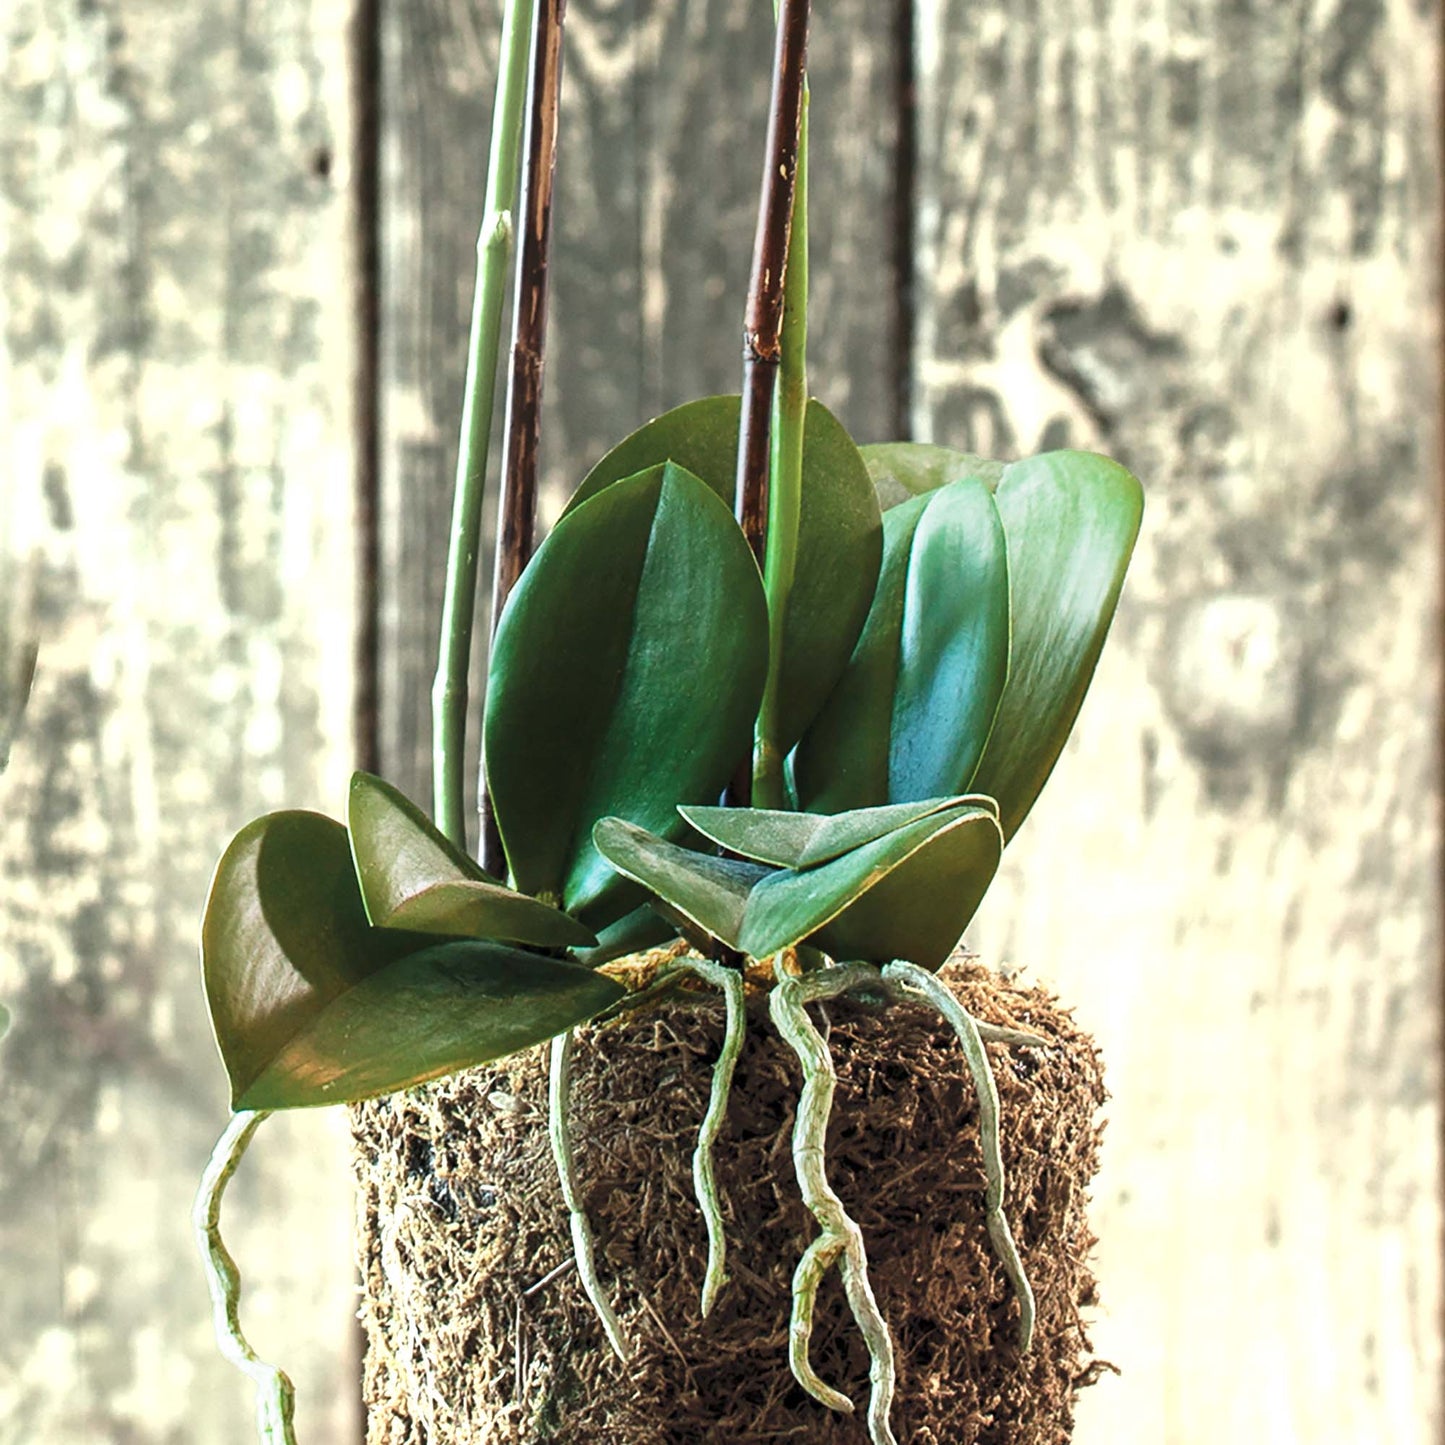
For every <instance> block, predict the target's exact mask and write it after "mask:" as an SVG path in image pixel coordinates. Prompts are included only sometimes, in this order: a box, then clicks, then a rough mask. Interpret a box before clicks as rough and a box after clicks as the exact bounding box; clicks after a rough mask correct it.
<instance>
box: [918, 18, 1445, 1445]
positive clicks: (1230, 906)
mask: <svg viewBox="0 0 1445 1445" xmlns="http://www.w3.org/2000/svg"><path fill="white" fill-rule="evenodd" d="M1439 23H1440V17H1439V11H1438V8H1437V7H1436V6H1434V5H1431V4H1424V5H1415V4H1406V3H1402V0H1333V3H1328V4H1323V5H1290V6H1283V5H1281V6H1273V7H1256V6H1235V5H1224V4H1219V5H1213V4H1206V5H1178V4H1169V5H1164V4H1160V3H1151V0H1110V3H1096V4H1093V5H1091V6H1084V5H1082V4H1080V3H1070V0H1034V3H1032V4H1028V5H1025V6H1023V7H1020V6H1017V5H1007V6H1005V5H1002V4H996V3H986V4H969V5H964V4H958V3H952V0H930V3H929V4H926V5H925V6H924V7H923V8H922V11H921V18H920V36H921V46H920V63H921V67H922V76H921V80H922V87H923V89H922V97H921V116H922V132H921V135H920V148H921V174H920V195H921V197H922V212H921V216H920V223H921V224H920V240H921V243H922V245H921V249H920V271H921V278H920V284H919V297H920V302H921V307H920V315H919V345H918V353H917V356H916V358H915V361H916V396H917V416H916V421H917V426H918V430H919V434H920V435H921V436H922V437H925V438H932V439H934V440H937V441H944V442H949V443H952V444H955V445H958V446H962V447H967V448H969V449H974V450H979V451H983V452H988V453H993V454H1002V455H1015V454H1018V453H1020V452H1027V451H1031V450H1034V449H1037V448H1040V447H1047V446H1059V445H1073V446H1084V447H1092V448H1096V449H1098V450H1102V451H1108V452H1111V453H1113V454H1115V455H1118V456H1119V457H1120V458H1121V459H1122V460H1123V461H1125V462H1126V463H1127V464H1129V465H1130V466H1131V467H1132V468H1133V469H1134V470H1136V471H1137V472H1138V474H1139V475H1140V476H1141V477H1142V478H1143V479H1144V481H1145V485H1146V489H1147V492H1148V508H1147V513H1146V519H1145V531H1144V535H1143V538H1142V540H1141V545H1140V552H1139V555H1138V558H1137V560H1136V562H1135V566H1134V570H1133V574H1132V576H1131V578H1130V581H1129V584H1128V587H1127V588H1126V593H1125V602H1124V606H1123V609H1122V610H1121V613H1120V616H1119V619H1118V622H1117V624H1116V626H1115V629H1114V637H1113V640H1112V641H1111V643H1110V645H1109V648H1108V649H1106V652H1105V660H1104V663H1103V666H1102V667H1101V669H1100V674H1099V677H1098V680H1097V682H1096V684H1095V692H1094V696H1093V698H1092V701H1091V702H1090V703H1089V704H1088V705H1087V706H1086V707H1085V710H1084V714H1083V717H1082V719H1081V725H1080V729H1079V732H1078V734H1077V736H1076V738H1075V739H1074V741H1073V743H1072V744H1071V746H1070V749H1069V753H1068V755H1067V756H1066V757H1065V758H1064V760H1063V761H1062V762H1061V764H1060V767H1059V771H1058V775H1057V777H1056V778H1055V780H1054V781H1053V782H1052V783H1051V785H1050V788H1049V790H1048V791H1047V792H1046V793H1045V795H1044V799H1043V801H1042V802H1041V804H1040V806H1039V808H1038V809H1037V811H1036V813H1035V815H1034V817H1033V818H1032V820H1031V821H1030V823H1029V824H1028V826H1027V827H1026V829H1025V830H1024V833H1023V834H1022V835H1021V837H1020V840H1019V843H1018V845H1017V847H1016V848H1015V849H1014V850H1013V853H1012V857H1011V860H1010V862H1009V864H1008V866H1007V867H1006V870H1005V873H1004V875H1003V876H1002V877H1001V879H1000V882H999V884H998V885H997V886H996V889H995V892H994V895H993V896H991V898H990V900H989V901H988V902H987V903H986V904H985V909H984V913H983V915H981V918H980V921H979V925H978V928H977V931H976V937H974V939H973V940H972V941H973V942H974V944H975V946H978V947H981V948H982V949H983V951H984V952H985V954H987V955H990V956H994V957H1003V958H1006V959H1008V960H1010V961H1011V962H1012V963H1013V964H1015V965H1019V966H1027V967H1028V968H1030V969H1031V970H1033V971H1034V972H1036V973H1039V974H1042V975H1045V976H1048V977H1050V978H1052V979H1054V980H1056V981H1057V982H1058V983H1059V984H1060V986H1061V987H1062V990H1063V992H1064V994H1065V995H1066V996H1067V997H1071V998H1073V999H1075V1000H1077V1001H1078V1004H1079V1012H1080V1016H1081V1018H1082V1019H1083V1020H1084V1021H1085V1022H1086V1023H1088V1024H1089V1025H1090V1026H1091V1027H1092V1028H1094V1029H1095V1030H1096V1031H1097V1032H1098V1034H1099V1037H1100V1040H1101V1042H1102V1044H1103V1047H1104V1052H1105V1057H1106V1058H1107V1059H1108V1061H1109V1077H1110V1085H1111V1088H1112V1090H1113V1094H1114V1099H1113V1103H1112V1105H1111V1107H1110V1123H1109V1134H1108V1145H1107V1149H1106V1155H1105V1161H1104V1170H1103V1174H1102V1176H1101V1178H1102V1179H1103V1180H1104V1181H1106V1182H1105V1185H1104V1188H1103V1191H1102V1194H1101V1198H1100V1201H1099V1206H1098V1209H1097V1211H1096V1224H1097V1227H1098V1228H1099V1230H1100V1233H1101V1235H1102V1245H1101V1250H1100V1262H1099V1274H1100V1278H1101V1281H1102V1288H1103V1295H1104V1300H1105V1310H1106V1313H1105V1316H1104V1318H1103V1320H1102V1321H1101V1323H1100V1326H1099V1330H1098V1343H1099V1345H1100V1347H1101V1350H1102V1353H1103V1354H1104V1355H1105V1356H1106V1357H1108V1358H1112V1359H1114V1360H1116V1361H1117V1362H1118V1363H1119V1364H1120V1365H1121V1366H1122V1367H1123V1369H1124V1374H1123V1376H1122V1378H1120V1379H1118V1380H1112V1379H1109V1380H1105V1381H1104V1382H1103V1383H1101V1384H1100V1385H1099V1386H1098V1387H1097V1389H1095V1390H1092V1391H1090V1392H1088V1396H1087V1397H1086V1399H1085V1401H1084V1404H1083V1408H1082V1411H1081V1424H1080V1429H1079V1433H1078V1440H1079V1442H1080V1445H1091V1442H1103V1441H1111V1442H1112V1441H1116V1440H1125V1439H1127V1440H1163V1441H1169V1442H1170V1445H1194V1442H1198V1445H1204V1442H1206V1441H1208V1442H1213V1441H1217V1440H1221V1439H1232V1440H1265V1439H1268V1440H1301V1441H1303V1440H1308V1441H1310V1442H1313V1445H1329V1442H1340V1445H1345V1442H1355V1441H1360V1440H1384V1439H1390V1440H1396V1441H1411V1442H1419V1445H1426V1442H1428V1441H1434V1440H1435V1439H1437V1438H1438V1435H1439V1429H1440V1417H1439V1400H1440V1382H1441V1373H1440V1371H1441V1360H1440V1301H1441V1293H1440V1251H1439V1240H1440V1225H1441V1216H1440V1206H1439V1191H1438V1175H1439V1155H1438V1139H1439V1134H1440V1114H1439V1092H1440V1077H1439V1062H1438V1058H1439V1048H1440V1030H1439V993H1440V985H1439V953H1440V943H1441V938H1440V919H1439V908H1440V904H1439V898H1438V883H1439V876H1440V875H1439V864H1440V839H1439V830H1438V826H1437V815H1438V806H1439V805H1438V786H1439V759H1438V754H1437V732H1438V721H1437V719H1438V707H1439V698H1440V694H1439V634H1438V625H1437V617H1438V609H1439V596H1440V586H1439V562H1438V549H1439V516H1438V503H1437V486H1438V479H1437V465H1438V444H1439V435H1438V429H1437V428H1438V420H1437V418H1438V409H1439V370H1438V366H1439V354H1438V328H1439V292H1438V255H1439V250H1438V248H1439V242H1440V228H1439V220H1438V215H1439V206H1440V189H1439V170H1438V166H1439V156H1438V150H1437V140H1436V137H1437V126H1436V119H1435V107H1436V96H1437V91H1438V82H1439Z"/></svg>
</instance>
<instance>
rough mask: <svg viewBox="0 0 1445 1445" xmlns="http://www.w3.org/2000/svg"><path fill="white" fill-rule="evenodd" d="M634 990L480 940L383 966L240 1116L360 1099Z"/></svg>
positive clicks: (564, 1025)
mask: <svg viewBox="0 0 1445 1445" xmlns="http://www.w3.org/2000/svg"><path fill="white" fill-rule="evenodd" d="M626 993H627V990H626V989H624V988H623V987H622V986H621V985H620V984H618V983H615V982H614V981H613V980H612V979H610V978H607V977H606V976H605V975H603V974H599V973H596V972H594V971H593V970H592V969H589V968H583V967H582V966H581V965H580V964H575V963H562V962H560V961H559V960H557V959H554V958H545V957H543V956H541V955H539V954H535V953H526V952H524V951H522V950H521V949H516V948H509V947H507V946H506V945H505V944H500V943H489V942H485V941H482V940H476V941H466V942H460V941H459V942H455V943H442V944H436V945H435V946H433V947H431V948H425V949H422V950H421V951H420V952H417V953H410V954H408V955H407V956H406V957H405V958H400V959H398V960H397V961H396V962H395V963H391V964H388V965H386V967H384V968H381V969H378V970H377V972H375V973H373V974H370V975H368V976H367V977H366V978H364V979H362V980H360V981H359V982H358V983H357V984H355V985H354V986H353V987H352V988H350V989H348V990H347V991H346V992H345V993H343V994H340V995H339V996H338V997H336V998H335V999H333V1000H332V1001H331V1002H330V1003H329V1004H328V1005H326V1007H325V1008H324V1009H322V1010H321V1011H320V1012H319V1014H318V1015H317V1016H316V1017H315V1018H313V1019H312V1020H310V1021H309V1022H308V1023H307V1024H306V1025H305V1026H303V1027H302V1028H301V1029H299V1030H298V1031H297V1032H296V1034H295V1035H294V1036H293V1037H292V1038H291V1039H290V1041H289V1042H288V1043H287V1044H286V1046H285V1048H283V1049H282V1050H281V1052H280V1053H279V1054H278V1055H277V1057H276V1058H275V1059H274V1060H273V1061H272V1062H271V1063H270V1064H269V1065H268V1066H267V1068H266V1069H265V1070H264V1071H263V1072H262V1073H261V1075H260V1076H259V1077H258V1078H257V1079H256V1081H255V1083H253V1084H252V1085H251V1087H250V1088H249V1089H248V1090H247V1091H246V1092H245V1094H244V1095H243V1096H242V1097H241V1098H240V1099H238V1100H237V1101H236V1104H235V1106H234V1107H236V1108H238V1109H296V1108H304V1107H307V1106H310V1105H318V1104H342V1103H353V1102H355V1101H356V1100H358V1099H369V1098H374V1097H375V1096H376V1095H377V1094H389V1093H392V1092H394V1091H395V1090H397V1089H403V1088H410V1087H411V1086H412V1085H415V1084H421V1083H425V1082H426V1081H427V1080H428V1079H437V1078H441V1077H442V1076H443V1075H445V1074H452V1073H455V1072H456V1071H457V1070H458V1069H466V1068H472V1067H474V1066H475V1065H477V1064H485V1063H490V1062H491V1061H492V1060H493V1059H500V1058H504V1057H506V1055H508V1054H515V1053H517V1052H518V1051H519V1050H521V1049H526V1048H530V1047H531V1046H532V1045H533V1044H539V1043H542V1042H543V1041H545V1040H546V1039H550V1038H552V1037H553V1036H555V1035H556V1034H560V1033H565V1032H566V1030H568V1029H570V1028H575V1027H576V1026H577V1025H578V1024H580V1023H585V1022H586V1021H587V1020H588V1019H590V1018H593V1017H595V1016H596V1015H597V1014H599V1013H601V1012H602V1011H603V1009H605V1008H609V1007H610V1006H611V1005H612V1004H614V1003H616V1002H617V1001H618V1000H619V999H621V998H623V997H625V996H626Z"/></svg>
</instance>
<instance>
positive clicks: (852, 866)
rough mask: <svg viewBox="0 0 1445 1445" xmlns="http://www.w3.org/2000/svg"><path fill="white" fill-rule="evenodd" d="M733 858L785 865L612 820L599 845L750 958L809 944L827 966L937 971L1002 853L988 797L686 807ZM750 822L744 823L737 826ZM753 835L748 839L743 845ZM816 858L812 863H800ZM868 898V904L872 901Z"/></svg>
mask: <svg viewBox="0 0 1445 1445" xmlns="http://www.w3.org/2000/svg"><path fill="white" fill-rule="evenodd" d="M687 811H688V815H689V817H690V818H692V819H693V820H694V821H695V822H697V823H698V824H699V826H700V827H703V826H707V825H711V826H712V828H713V831H715V832H716V831H720V832H723V833H725V834H726V835H727V836H728V837H729V838H730V839H731V840H732V841H733V842H734V843H735V844H738V845H739V848H738V851H752V852H753V853H754V854H762V855H765V856H766V857H767V858H768V859H770V860H776V859H777V858H779V857H780V856H784V855H788V854H791V855H792V856H793V857H794V858H795V860H796V861H795V863H794V864H792V865H790V866H770V865H769V863H768V862H758V861H751V860H735V859H724V858H719V857H717V856H715V855H713V854H712V853H707V852H699V851H696V850H692V849H688V848H683V847H679V846H678V845H676V844H672V843H668V842H667V841H666V840H664V839H661V838H657V837H656V836H654V835H652V834H649V833H647V832H646V831H645V830H643V829H640V828H637V827H634V826H633V825H631V824H628V823H625V822H624V821H623V820H621V819H617V818H609V819H606V820H604V821H603V822H602V823H600V824H599V825H598V827H597V830H596V838H597V845H598V847H599V848H600V849H601V850H602V852H603V853H604V854H605V855H606V856H607V857H608V859H610V860H611V862H612V863H613V865H614V866H615V867H616V868H617V869H618V870H619V871H620V872H623V873H625V874H626V875H627V876H628V877H630V878H632V879H634V880H635V881H637V882H638V883H641V884H643V885H644V886H645V887H647V888H649V889H650V890H651V891H652V892H653V893H654V894H655V895H656V896H657V897H658V898H659V899H661V900H662V901H663V902H664V903H666V904H668V905H670V906H671V907H673V908H675V909H677V911H678V912H679V913H682V914H683V915H685V916H686V917H687V918H688V919H689V920H691V921H692V922H693V923H694V924H696V925H697V926H698V927H700V928H702V929H704V930H705V931H706V932H708V933H710V934H711V935H712V936H713V937H714V938H717V939H718V940H719V941H720V942H723V943H726V944H727V945H728V946H730V947H733V948H738V949H741V950H742V951H743V952H745V953H748V954H752V955H754V956H755V957H766V956H767V955H769V954H772V953H776V952H777V951H778V950H779V949H782V948H789V947H792V946H794V945H796V944H801V943H807V944H809V945H811V946H813V947H816V948H819V949H821V950H823V951H824V952H826V953H829V954H831V955H832V956H834V957H836V958H847V959H861V960H870V961H880V960H884V961H886V960H889V959H893V958H907V959H909V960H910V961H912V962H915V963H919V964H921V965H922V966H924V967H937V966H938V965H939V964H941V963H942V962H943V961H944V959H945V958H947V957H948V954H949V953H950V951H951V950H952V949H953V946H954V945H955V944H956V943H957V942H958V939H959V936H960V934H962V932H963V930H964V928H965V927H966V926H967V924H968V921H969V919H970V918H971V917H972V916H973V913H974V910H975V909H976V908H977V907H978V904H979V902H980V900H981V899H982V898H983V895H984V892H985V890H986V889H987V887H988V885H989V883H990V882H991V881H992V879H993V875H994V872H995V870H996V869H997V867H998V860H999V854H1000V852H1001V850H1002V847H1003V840H1002V835H1001V833H1000V831H999V826H998V815H997V812H996V811H995V809H994V808H993V806H992V801H991V800H988V799H976V798H952V799H937V800H934V801H933V802H932V803H930V804H927V805H924V806H914V807H907V808H878V809H867V810H863V811H862V812H860V813H854V814H848V815H844V816H842V817H835V818H829V817H820V816H809V815H805V814H794V815H792V816H793V817H794V818H797V819H798V824H797V825H790V824H784V823H782V822H781V816H783V815H778V814H754V813H752V812H750V811H744V810H736V814H737V818H738V820H739V822H738V823H737V824H734V823H730V822H727V821H725V820H723V819H721V818H720V817H719V815H720V814H721V813H723V812H725V811H727V810H722V809H690V810H687ZM754 818H756V819H757V823H756V825H753V826H749V825H748V823H743V822H742V820H744V819H746V820H749V823H750V822H751V820H752V819H754ZM749 835H751V837H750V836H749ZM810 858H811V859H816V860H817V861H815V862H810V861H808V860H809V859H810ZM875 895H877V896H876V897H875Z"/></svg>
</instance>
